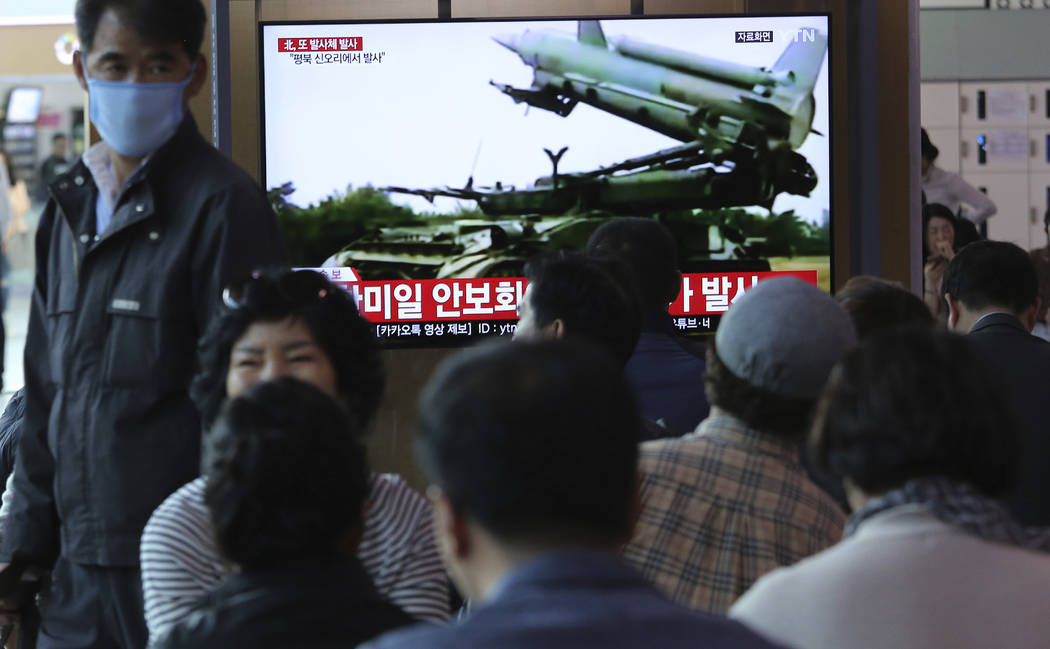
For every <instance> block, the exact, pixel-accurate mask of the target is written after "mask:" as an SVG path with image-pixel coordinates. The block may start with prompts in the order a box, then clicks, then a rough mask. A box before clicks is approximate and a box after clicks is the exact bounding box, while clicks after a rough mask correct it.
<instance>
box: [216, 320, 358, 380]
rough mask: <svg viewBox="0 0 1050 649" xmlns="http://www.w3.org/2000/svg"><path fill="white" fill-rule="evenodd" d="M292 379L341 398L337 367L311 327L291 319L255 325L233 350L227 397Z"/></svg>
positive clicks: (227, 375)
mask: <svg viewBox="0 0 1050 649" xmlns="http://www.w3.org/2000/svg"><path fill="white" fill-rule="evenodd" d="M285 376H288V377H292V378H295V379H298V380H300V381H302V382H304V383H309V384H311V385H313V386H314V387H316V388H318V389H319V390H321V391H322V392H324V393H326V394H328V395H329V396H331V397H333V398H338V397H339V391H338V382H337V380H336V375H335V367H333V366H332V362H331V361H330V360H329V358H328V355H327V354H325V352H324V350H323V349H321V347H320V346H319V345H318V344H317V341H315V340H314V337H313V334H312V333H310V328H309V327H308V326H306V323H305V322H303V321H302V320H300V319H295V318H292V317H288V318H285V319H284V320H278V321H276V322H256V323H254V324H252V325H251V326H250V327H248V329H247V331H245V332H244V335H243V336H241V337H240V338H239V339H238V340H237V342H235V343H234V344H233V348H232V349H231V350H230V369H229V371H228V372H227V373H226V396H228V397H236V396H239V395H240V394H242V393H243V392H244V391H245V390H247V389H248V388H250V387H251V386H253V385H255V384H256V383H258V382H260V381H269V380H272V379H277V378H281V377H285Z"/></svg>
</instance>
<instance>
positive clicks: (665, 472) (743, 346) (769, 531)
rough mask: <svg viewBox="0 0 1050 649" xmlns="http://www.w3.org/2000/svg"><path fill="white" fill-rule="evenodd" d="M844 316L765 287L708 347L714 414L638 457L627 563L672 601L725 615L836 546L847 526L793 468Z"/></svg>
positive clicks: (784, 283)
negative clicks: (776, 572) (757, 587)
mask: <svg viewBox="0 0 1050 649" xmlns="http://www.w3.org/2000/svg"><path fill="white" fill-rule="evenodd" d="M856 342H857V333H856V330H855V328H854V325H853V322H852V321H851V320H850V317H849V314H847V313H846V311H845V309H843V308H842V307H841V306H840V305H839V304H837V303H836V302H835V301H834V300H833V299H832V298H831V297H830V296H829V295H827V294H826V293H824V292H823V291H821V290H820V289H818V288H816V287H815V286H812V285H810V284H806V283H805V282H803V281H801V280H798V279H795V278H776V279H770V280H766V281H764V282H761V283H760V284H758V285H757V286H756V287H754V288H753V289H751V290H750V291H749V292H748V293H747V294H746V295H745V296H744V297H742V298H741V299H740V300H739V301H738V302H737V303H736V304H735V305H733V307H731V308H730V309H729V311H728V313H726V315H725V316H724V317H723V319H722V322H721V324H720V326H719V328H718V332H717V334H716V335H715V341H714V345H712V346H709V347H708V354H707V371H706V373H705V377H704V382H705V388H706V392H707V398H708V401H709V402H710V403H711V414H710V415H709V416H708V417H707V418H706V419H705V420H704V421H702V422H700V425H699V426H698V427H697V429H696V431H695V432H693V433H691V434H688V435H685V436H684V437H680V438H675V439H664V440H658V441H653V442H648V443H645V444H643V445H642V447H641V454H640V458H639V475H640V480H639V482H640V500H641V507H640V514H639V519H638V524H637V526H636V528H635V531H634V535H633V537H632V538H631V541H630V542H629V543H628V544H627V545H626V546H625V547H624V556H625V557H626V558H627V560H628V561H630V562H631V563H633V564H634V565H635V567H637V568H638V569H640V570H641V571H642V573H643V574H644V575H645V576H646V577H647V578H649V580H650V581H652V582H653V583H655V584H656V585H657V586H658V587H660V588H661V589H662V590H663V591H664V592H665V593H666V594H667V595H669V596H670V597H671V598H672V599H674V600H675V601H677V602H679V603H681V604H685V605H687V606H691V607H693V608H696V609H700V610H704V611H710V612H716V613H723V612H725V611H726V610H727V609H728V608H729V607H730V605H732V604H733V602H734V601H735V600H736V598H737V597H739V596H740V595H741V594H743V593H744V592H745V591H746V590H747V589H748V588H749V587H750V586H751V584H752V583H753V582H754V581H755V580H757V579H758V578H759V577H761V576H762V575H763V574H765V573H767V572H769V571H771V570H773V569H775V568H777V567H780V566H785V565H790V564H792V563H794V562H796V561H798V560H800V559H802V558H804V557H807V556H809V555H812V554H814V553H816V552H819V551H820V550H823V549H824V548H826V547H829V546H831V545H833V544H834V543H836V542H837V541H838V540H839V538H840V537H841V535H842V528H843V525H844V524H845V516H844V514H843V512H842V510H841V509H839V507H838V505H836V504H835V501H834V500H832V498H831V497H830V496H828V495H827V494H826V493H825V492H824V491H823V490H821V489H820V487H818V486H817V485H816V484H814V483H813V482H812V481H811V480H810V478H809V477H808V476H807V474H806V471H805V469H804V468H803V466H802V465H801V464H800V463H799V448H800V446H801V444H802V442H803V440H804V439H805V435H806V431H807V426H808V422H809V417H810V414H811V412H812V409H813V407H814V405H815V403H816V400H817V397H818V396H819V395H820V393H821V390H822V389H823V387H824V383H825V381H826V380H827V378H828V374H829V372H830V371H831V368H832V367H833V366H834V365H835V363H837V362H838V361H839V359H840V358H841V357H842V356H843V354H845V352H846V351H847V350H848V349H850V348H851V347H853V346H854V345H855V344H856Z"/></svg>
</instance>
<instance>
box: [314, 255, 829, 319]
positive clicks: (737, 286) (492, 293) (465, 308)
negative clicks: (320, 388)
mask: <svg viewBox="0 0 1050 649" xmlns="http://www.w3.org/2000/svg"><path fill="white" fill-rule="evenodd" d="M314 270H317V271H319V272H322V273H324V274H325V275H327V276H328V278H329V279H330V280H332V281H333V282H334V283H336V284H338V285H340V286H342V287H343V288H345V289H347V290H348V291H351V292H352V293H353V294H354V297H355V298H356V299H357V304H358V308H359V309H360V311H361V314H362V315H363V316H364V317H365V319H366V320H368V321H369V322H372V323H390V322H402V323H405V322H407V323H412V322H444V321H453V320H458V321H462V320H516V319H517V317H518V314H517V306H518V303H519V302H520V301H521V296H522V293H524V291H525V286H526V285H527V282H526V280H525V278H523V277H509V278H508V277H502V278H470V279H467V278H463V279H420V280H373V281H367V280H358V279H357V273H356V272H355V271H354V270H353V269H352V268H317V269H314ZM785 276H790V277H797V278H799V279H801V280H803V281H805V282H808V283H810V284H813V285H814V286H816V285H817V271H815V270H804V271H777V272H773V271H769V272H751V273H689V274H687V275H683V277H682V290H681V292H680V293H679V294H678V299H677V300H675V301H674V302H673V303H672V304H671V306H670V309H669V311H670V314H671V315H672V316H674V317H676V318H678V317H681V316H711V315H720V314H722V313H725V312H726V311H728V310H729V307H730V306H731V305H732V304H733V303H734V302H736V301H737V300H738V299H740V298H741V297H743V296H744V294H745V293H747V291H749V290H751V288H752V287H753V286H755V285H756V284H758V283H759V282H761V281H764V280H767V279H770V278H773V277H785Z"/></svg>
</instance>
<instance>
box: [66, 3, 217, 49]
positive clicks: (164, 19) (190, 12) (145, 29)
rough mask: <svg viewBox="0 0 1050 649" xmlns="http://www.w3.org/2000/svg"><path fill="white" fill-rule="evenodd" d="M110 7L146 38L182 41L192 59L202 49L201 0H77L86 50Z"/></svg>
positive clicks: (80, 33)
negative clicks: (103, 15)
mask: <svg viewBox="0 0 1050 649" xmlns="http://www.w3.org/2000/svg"><path fill="white" fill-rule="evenodd" d="M107 9H112V10H113V11H115V12H116V13H117V15H118V16H119V17H120V20H121V22H122V23H124V24H125V25H127V26H128V27H130V28H131V29H133V30H134V31H135V33H137V34H138V35H139V36H141V37H142V38H143V39H144V40H147V41H154V42H158V43H178V44H179V45H181V46H182V49H183V51H185V52H186V55H187V56H189V57H190V60H191V61H193V60H194V59H195V58H197V55H198V54H199V53H200V51H201V43H203V42H204V25H205V23H206V22H207V15H206V14H205V12H204V5H203V4H201V2H200V0H77V4H76V9H75V10H74V14H75V18H76V23H77V38H78V39H79V40H80V47H81V48H82V49H83V51H84V52H90V51H91V49H92V48H93V47H94V45H95V31H96V30H97V29H98V22H99V20H100V19H101V18H102V14H104V13H105V12H106V10H107Z"/></svg>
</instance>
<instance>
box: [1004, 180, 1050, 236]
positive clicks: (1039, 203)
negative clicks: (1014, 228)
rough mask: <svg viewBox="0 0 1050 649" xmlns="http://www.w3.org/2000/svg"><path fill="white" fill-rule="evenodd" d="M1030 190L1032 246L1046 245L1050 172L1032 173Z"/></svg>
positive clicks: (1049, 204) (1049, 212) (1029, 184)
mask: <svg viewBox="0 0 1050 649" xmlns="http://www.w3.org/2000/svg"><path fill="white" fill-rule="evenodd" d="M1028 191H1029V195H1030V196H1031V198H1030V199H1029V203H1030V208H1029V224H1030V226H1031V227H1030V235H1029V242H1030V247H1032V248H1041V247H1043V246H1045V245H1046V234H1044V233H1043V219H1045V218H1046V216H1047V215H1048V214H1050V173H1043V174H1031V175H1030V176H1029V177H1028ZM992 218H995V217H992Z"/></svg>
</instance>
